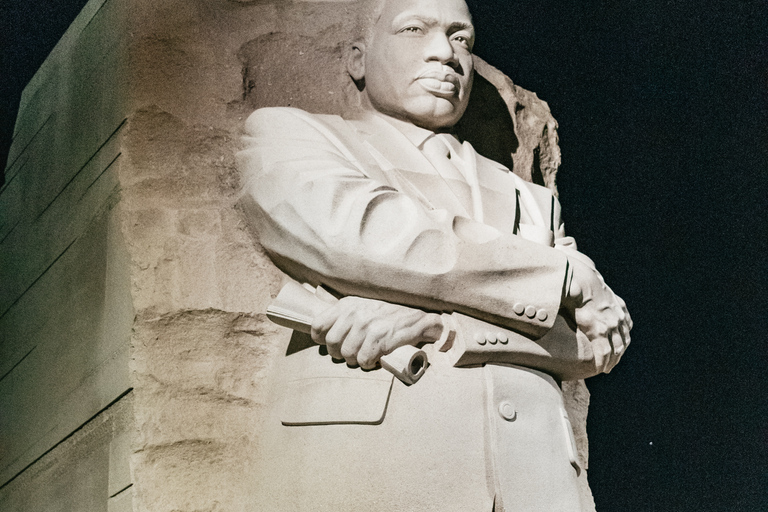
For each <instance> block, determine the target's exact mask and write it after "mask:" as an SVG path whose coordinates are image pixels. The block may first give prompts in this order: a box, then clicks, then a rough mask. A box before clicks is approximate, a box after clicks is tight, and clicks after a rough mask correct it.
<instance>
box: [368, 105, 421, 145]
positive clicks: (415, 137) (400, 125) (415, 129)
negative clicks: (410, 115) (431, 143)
mask: <svg viewBox="0 0 768 512" xmlns="http://www.w3.org/2000/svg"><path fill="white" fill-rule="evenodd" d="M374 114H375V115H376V116H378V117H380V118H381V119H383V120H385V121H386V122H388V123H389V124H391V125H392V126H394V127H395V128H396V129H397V131H399V132H400V133H402V134H403V135H405V138H406V139H408V140H409V141H411V143H412V144H413V145H414V146H416V147H417V148H420V147H421V145H422V144H424V142H425V141H426V140H427V139H428V138H430V137H431V136H432V135H434V134H435V132H433V131H430V130H427V129H426V128H421V127H420V126H416V125H415V124H412V123H409V122H407V121H401V120H400V119H395V118H394V117H390V116H388V115H385V114H382V113H380V112H374Z"/></svg>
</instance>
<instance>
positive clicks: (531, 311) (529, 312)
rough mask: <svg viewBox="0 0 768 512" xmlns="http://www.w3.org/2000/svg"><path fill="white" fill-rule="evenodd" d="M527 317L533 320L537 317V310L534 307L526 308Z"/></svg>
mask: <svg viewBox="0 0 768 512" xmlns="http://www.w3.org/2000/svg"><path fill="white" fill-rule="evenodd" d="M525 316H527V317H528V318H533V317H535V316H536V308H535V307H533V306H528V307H527V308H525Z"/></svg>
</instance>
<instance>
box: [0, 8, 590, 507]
mask: <svg viewBox="0 0 768 512" xmlns="http://www.w3.org/2000/svg"><path fill="white" fill-rule="evenodd" d="M356 9H357V4H356V3H355V2H288V1H280V0H274V1H270V0H252V1H228V0H213V1H205V2H203V1H192V2H190V1H188V0H168V1H164V2H154V1H150V0H128V1H123V2H118V1H117V0H91V1H90V2H89V3H88V4H87V5H86V6H85V8H84V10H83V13H82V14H81V16H80V17H79V18H78V19H77V20H76V21H75V23H74V24H73V26H72V28H70V31H69V32H68V33H67V35H66V36H65V38H64V39H63V40H62V42H61V43H60V45H59V46H58V47H57V49H56V50H54V52H53V53H52V54H51V56H50V57H49V59H48V61H46V64H44V66H43V68H41V70H40V72H39V73H38V74H37V75H36V76H35V78H33V80H32V81H31V82H30V85H29V86H28V87H27V90H26V91H25V93H24V96H23V98H22V106H21V110H20V114H19V119H18V121H17V127H16V134H15V136H14V144H13V148H12V150H11V156H10V158H9V166H8V169H7V171H6V177H7V179H8V182H7V183H6V185H5V186H4V187H3V189H2V190H0V249H1V250H0V254H11V253H12V254H13V255H14V259H13V261H12V262H11V263H8V262H6V261H5V260H3V264H2V265H0V272H2V274H0V278H2V280H3V283H6V282H8V283H15V284H14V288H13V289H14V290H17V291H16V292H14V293H10V294H9V293H8V292H7V291H6V290H7V288H5V287H4V288H3V292H2V297H0V301H2V304H5V305H6V306H7V307H5V308H3V309H4V310H5V309H7V311H6V312H3V313H0V315H2V316H0V336H2V339H3V342H2V344H0V366H1V367H2V368H1V369H2V372H0V375H3V376H4V377H2V378H0V398H1V397H2V396H3V393H6V395H7V396H19V397H20V396H23V397H25V398H24V399H25V400H27V399H28V400H29V402H24V403H23V404H22V406H19V407H17V408H15V409H13V415H14V418H13V419H14V421H15V420H23V421H27V422H32V420H33V418H38V419H39V425H38V428H39V429H40V430H41V431H45V432H49V433H51V432H52V433H53V434H50V435H48V436H47V437H46V436H38V437H35V438H34V439H33V438H31V437H30V434H29V433H28V432H25V431H24V430H18V429H17V430H14V431H13V438H12V439H11V438H9V439H6V438H3V443H4V444H5V445H6V446H20V445H24V446H25V450H26V451H25V455H24V456H25V457H27V458H26V459H23V460H24V461H25V462H23V463H19V461H18V460H17V459H16V458H14V459H13V460H9V459H8V458H7V456H6V454H5V452H4V453H3V454H0V470H2V471H5V473H3V474H6V475H8V476H7V477H6V478H5V479H4V480H3V481H2V482H0V486H3V485H4V486H3V487H0V509H2V510H19V511H22V510H24V511H27V510H42V509H49V510H55V509H62V510H63V509H66V510H103V509H106V510H108V511H110V512H123V511H127V510H136V511H153V512H154V511H168V512H170V511H190V512H191V511H202V510H211V511H212V510H231V511H238V510H243V511H244V510H253V507H254V505H253V503H251V502H250V501H249V492H250V491H249V489H250V486H249V482H248V475H249V474H251V473H250V468H253V467H254V466H255V465H257V464H258V461H259V454H258V452H257V445H258V443H257V440H258V435H259V424H260V421H261V420H262V416H261V411H262V405H263V404H264V402H265V396H266V393H269V390H270V383H271V380H272V378H273V367H274V366H273V365H274V361H275V360H276V359H277V358H278V356H279V355H280V354H281V352H282V350H284V348H285V345H286V344H287V342H288V337H289V336H288V332H287V331H286V330H284V329H281V328H277V327H274V326H273V325H272V324H271V323H269V322H267V321H266V320H265V318H264V317H263V312H264V311H265V309H266V306H267V304H268V303H269V302H270V301H271V300H272V298H273V297H274V296H275V295H276V293H277V291H278V290H279V289H280V286H281V283H282V280H283V276H282V274H281V273H280V272H279V271H278V270H277V269H276V268H275V267H274V266H273V265H272V264H271V263H270V261H269V259H268V258H267V257H266V256H265V255H264V254H263V251H262V250H261V249H260V247H259V245H258V243H257V242H256V241H255V240H254V239H253V238H252V237H251V235H250V234H249V233H248V231H247V230H246V229H245V226H244V224H243V222H242V220H241V218H240V215H239V213H238V212H237V211H236V210H235V209H234V202H235V199H236V197H237V195H238V193H239V190H240V187H241V186H242V183H241V181H240V176H239V175H238V173H237V172H236V170H235V167H234V163H233V154H234V152H235V150H236V149H237V145H238V139H239V135H240V130H241V125H242V122H243V120H244V119H245V116H247V115H248V113H250V111H251V110H252V109H253V108H256V107H262V106H272V105H291V106H296V107H300V108H305V109H307V110H311V111H314V112H327V113H339V114H344V113H349V112H353V111H355V110H357V109H359V98H358V96H357V91H356V89H355V88H354V86H353V85H352V83H351V81H349V80H347V79H346V77H345V75H344V73H343V57H344V46H343V42H344V41H345V40H346V39H347V38H349V37H350V35H351V30H352V25H351V20H353V19H354V14H355V10H356ZM477 67H478V71H479V73H480V74H481V75H482V76H483V77H484V81H480V80H479V81H478V83H482V85H478V88H477V90H476V92H481V93H482V94H476V95H475V96H474V99H473V105H472V106H471V108H472V109H475V108H476V109H478V111H479V112H483V108H486V110H487V109H488V108H491V109H494V110H496V111H498V110H499V109H497V108H496V107H497V106H498V105H499V104H500V103H499V102H500V101H501V102H502V103H503V104H504V105H506V110H507V111H508V112H510V113H513V114H514V117H511V118H510V117H507V118H506V119H505V117H504V116H501V117H497V118H494V120H493V123H494V125H493V126H494V130H496V129H498V130H501V132H502V133H506V134H508V136H507V137H506V138H503V139H502V140H501V141H500V142H499V143H498V144H497V145H496V146H493V147H489V148H479V149H481V152H482V151H485V152H486V153H488V156H491V157H492V158H494V157H495V158H496V159H498V160H500V161H502V163H507V165H509V166H511V167H513V169H514V171H515V172H516V173H518V174H519V175H520V176H523V177H524V178H526V179H530V180H533V181H539V182H541V183H545V184H546V185H547V186H549V187H554V174H555V171H556V170H557V166H558V164H559V152H558V150H557V135H556V126H557V125H556V123H555V121H554V119H553V118H552V116H551V114H550V113H549V109H548V108H547V106H546V103H544V102H542V101H541V100H539V99H538V98H536V96H535V95H534V94H533V93H530V92H528V91H525V90H524V89H521V88H519V87H518V86H516V85H515V84H513V83H512V82H511V81H510V80H509V79H508V78H506V77H504V76H503V75H502V74H501V73H500V72H498V71H497V70H495V69H494V68H492V67H491V66H489V65H487V64H485V63H482V62H480V61H478V66H477ZM501 110H502V112H503V109H501ZM470 114H471V112H470ZM471 119H472V118H471V117H467V120H466V122H467V123H468V122H469V121H471ZM475 128H476V126H475ZM475 143H476V144H478V143H477V142H475ZM45 211H47V212H48V213H47V214H45V213H44V214H43V215H42V216H41V215H40V214H41V212H45ZM105 212H107V213H105ZM94 219H95V220H94ZM99 219H102V220H101V221H99ZM98 222H102V224H98ZM104 223H106V224H104ZM40 226H45V230H44V231H42V232H44V233H46V234H45V235H40V234H38V235H37V236H38V240H39V241H35V242H34V243H32V242H29V244H28V246H27V248H23V247H24V245H23V244H24V243H26V242H25V240H27V239H28V237H32V236H34V233H35V232H36V230H39V227H40ZM94 226H102V227H103V229H102V235H103V236H107V237H108V238H107V240H106V242H105V243H103V244H102V245H101V246H100V247H102V251H103V252H102V255H104V259H103V261H102V263H101V264H103V265H105V266H104V274H103V275H102V277H103V278H102V280H101V281H100V283H101V284H100V285H99V286H101V288H100V290H101V291H98V290H96V291H93V293H92V294H91V296H90V297H91V299H92V300H93V301H94V303H89V302H84V303H83V307H84V308H91V309H90V310H89V311H87V312H83V314H82V315H79V316H77V317H75V318H71V319H70V320H68V321H69V322H72V328H71V329H70V330H69V331H68V332H71V333H75V334H73V335H72V336H70V337H69V338H68V337H62V338H58V337H56V336H57V334H56V333H58V332H60V331H61V329H60V326H61V325H65V324H61V322H63V321H64V320H65V319H66V318H67V312H68V311H71V306H70V304H71V301H73V300H77V298H78V295H77V293H78V286H79V284H78V281H77V280H72V279H67V278H66V276H67V275H70V274H71V272H69V270H68V269H69V268H77V269H79V270H77V272H81V273H83V272H84V273H88V271H89V269H93V268H95V267H93V266H92V264H91V263H90V261H92V260H89V259H87V258H84V257H83V258H75V257H74V256H73V255H80V254H87V253H88V251H87V248H88V247H84V249H83V251H82V252H72V251H73V250H74V249H76V248H77V245H72V246H71V249H70V245H68V244H69V243H71V242H72V240H79V241H78V242H75V244H81V245H82V244H84V243H85V242H86V241H87V240H88V238H87V237H86V236H84V233H85V232H86V231H88V229H90V230H91V231H92V232H96V231H98V229H97V228H95V227H94ZM104 226H106V227H104ZM99 229H101V228H99ZM94 230H95V231H94ZM104 233H107V234H106V235H105V234H104ZM48 234H50V236H49V235H48ZM102 242H103V241H102ZM3 244H5V245H3ZM33 246H34V247H43V250H42V252H41V253H40V254H37V253H35V249H34V247H33ZM9 247H13V249H8V248H9ZM68 250H69V252H68ZM7 251H11V252H7ZM14 251H15V252H14ZM67 253H68V254H70V256H66V254H67ZM62 254H64V256H62ZM43 256H44V257H43ZM0 257H4V256H0ZM67 258H69V259H67ZM68 262H69V263H68ZM25 265H26V266H25ZM67 265H70V266H72V265H73V266H74V267H68V266H67ZM89 265H90V267H89ZM71 275H81V274H77V273H75V274H71ZM17 281H18V282H17ZM56 283H58V284H56ZM110 283H111V284H110ZM51 287H52V288H51ZM97 288H98V287H97ZM50 290H59V292H56V293H55V294H53V295H51V294H50ZM46 297H48V298H46ZM89 304H90V305H89ZM89 315H91V316H89ZM93 315H96V316H98V318H99V319H100V320H99V324H98V325H99V328H98V329H91V330H89V328H88V326H86V325H84V324H83V322H86V319H88V318H92V317H93ZM78 322H80V323H78ZM110 326H111V327H112V328H113V329H111V330H110V328H109V327H110ZM115 326H119V328H116V327H115ZM65 331H66V329H65ZM41 333H42V334H41ZM78 333H79V334H78ZM82 333H86V334H87V335H80V334H82ZM88 333H90V334H88ZM10 334H12V336H11V335H10ZM42 335H44V336H43V338H45V339H43V338H41V336H42ZM35 340H39V341H35ZM46 340H47V341H46ZM89 340H90V341H89ZM82 343H85V345H82ZM89 343H90V345H88V344H89ZM75 347H81V348H82V347H86V348H87V347H97V348H96V349H94V350H95V351H92V352H91V353H92V354H96V355H98V357H92V358H91V359H88V358H85V359H82V358H78V357H76V354H77V352H76V351H74V348H75ZM30 350H32V352H30ZM83 350H85V349H83ZM62 351H64V352H65V353H67V351H69V352H68V353H70V356H69V357H68V358H63V359H62V358H57V356H58V355H60V354H61V353H62ZM28 354H29V355H28ZM111 354H114V357H112V356H111ZM40 355H44V356H45V357H42V358H39V356H40ZM129 355H130V359H129ZM6 356H7V357H6ZM25 357H26V360H25V359H24V358H25ZM36 358H37V359H36ZM24 360H25V361H26V363H25V362H24ZM34 361H37V363H36V364H35V365H29V364H27V363H30V362H34ZM105 361H112V362H113V363H114V364H115V365H117V366H109V365H108V364H107V365H105ZM56 364H58V365H60V366H59V367H58V368H59V370H58V371H60V372H61V374H62V375H66V374H67V372H68V370H69V369H71V368H75V367H77V368H80V370H79V371H82V373H83V375H85V376H89V378H84V379H82V380H80V381H78V382H77V383H74V384H73V388H72V392H71V393H70V394H69V395H68V396H69V399H70V402H66V403H73V404H77V405H78V407H76V408H66V407H59V405H56V404H53V402H51V401H50V400H49V401H45V400H44V399H42V398H39V397H44V395H45V393H46V392H47V389H52V387H53V386H55V385H56V384H55V383H50V382H49V381H45V380H44V379H43V380H41V379H39V378H38V376H39V375H41V374H44V373H46V372H48V373H51V369H52V368H54V365H56ZM78 365H79V366H78ZM129 370H130V376H129V374H128V371H129ZM7 372H9V373H7ZM54 374H55V373H54ZM93 376H98V378H92V377H93ZM120 379H123V380H120ZM105 382H106V383H107V384H109V385H105ZM19 383H22V384H19ZM23 383H27V384H23ZM31 383H38V384H35V386H37V387H36V388H35V387H34V386H32V384H31ZM3 386H6V388H7V389H6V390H5V391H4V388H3ZM19 386H21V387H19ZM24 386H27V388H28V389H33V390H36V391H34V392H32V391H29V392H26V391H25V392H24V393H26V394H24V393H22V392H21V391H20V390H22V388H23V387H24ZM29 386H32V387H29ZM46 386H48V388H46ZM131 388H132V389H133V391H132V392H131V393H130V394H129V395H125V393H126V392H128V391H129V390H130V389H131ZM564 390H565V394H566V397H567V400H568V412H569V414H570V416H571V419H572V422H573V425H574V428H575V430H576V438H577V443H578V446H579V451H580V456H581V457H582V461H583V462H584V463H586V448H587V445H586V433H585V419H586V407H587V403H588V392H587V391H586V388H585V387H584V385H583V383H564ZM19 393H21V394H19ZM121 396H124V398H122V399H121V400H120V401H119V402H118V403H117V405H115V406H113V408H114V407H119V408H120V409H119V410H120V411H121V412H120V418H121V419H120V420H119V424H120V425H122V426H121V427H120V429H121V430H120V432H119V435H118V433H117V430H115V429H116V428H117V427H115V426H114V425H117V423H115V422H116V421H117V420H114V419H110V418H113V417H112V416H110V414H112V412H110V411H112V410H113V408H110V409H107V410H106V411H104V412H102V413H101V414H99V411H101V410H102V409H103V408H104V407H105V406H106V405H107V404H109V403H111V402H112V401H114V400H116V399H118V398H119V397H121ZM16 403H17V404H18V403H20V402H16ZM57 404H58V402H57ZM36 407H38V409H37V410H39V411H42V412H41V413H31V412H30V411H34V410H36V409H35V408H36ZM114 410H117V409H114ZM73 411H79V412H77V414H74V412H73ZM68 412H69V413H71V414H69V415H68ZM94 415H97V416H96V417H95V418H94ZM62 418H67V421H61V419H62ZM92 418H94V419H92ZM35 421H38V420H35ZM99 425H101V426H99ZM109 425H112V426H109ZM54 427H56V428H54ZM80 427H82V428H80ZM57 428H58V429H59V430H57ZM78 428H79V430H78ZM73 432H74V434H73ZM54 434H55V435H54ZM68 436H69V437H68ZM62 440H64V441H63V442H62ZM48 450H51V451H48ZM46 452H47V454H46ZM128 452H130V453H128ZM44 454H45V455H44ZM43 455H44V456H43ZM129 455H130V457H129ZM41 456H42V458H39V457H41ZM38 458H39V459H38ZM128 458H130V464H131V467H130V472H127V470H126V466H125V465H122V466H121V465H120V463H119V461H121V460H128ZM19 460H21V459H19ZM33 462H34V464H32V465H31V466H29V467H27V465H29V464H31V463H33ZM14 464H21V465H20V466H19V467H18V468H17V466H15V465H14ZM25 467H26V468H27V469H24V468H25ZM14 468H16V469H14ZM22 469H24V471H23V472H21V473H20V474H19V475H18V476H17V477H16V478H14V479H12V480H9V479H10V478H12V477H13V475H16V474H17V473H18V472H19V471H21V470H22ZM127 479H129V481H126V480H127ZM7 482H10V483H7ZM127 486H131V487H129V488H128V490H127V491H123V492H119V491H121V490H122V489H125V488H126V487H127ZM36 489H42V491H40V492H34V491H35V490H36ZM83 489H87V492H86V491H85V490H83ZM84 493H85V494H84ZM89 493H90V494H89ZM97 494H98V495H99V496H101V498H99V499H98V500H97V499H96V498H95V496H97ZM585 495H586V496H589V491H588V489H587V488H585ZM86 496H93V498H91V497H86ZM110 496H111V497H110ZM589 499H590V500H591V497H590V498H589ZM70 505H71V506H70Z"/></svg>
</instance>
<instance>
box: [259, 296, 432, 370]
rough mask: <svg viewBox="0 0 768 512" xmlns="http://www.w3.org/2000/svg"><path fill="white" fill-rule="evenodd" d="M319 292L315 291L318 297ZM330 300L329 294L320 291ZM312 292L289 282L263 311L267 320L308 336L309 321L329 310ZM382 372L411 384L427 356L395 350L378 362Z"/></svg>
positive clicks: (415, 350) (411, 350)
mask: <svg viewBox="0 0 768 512" xmlns="http://www.w3.org/2000/svg"><path fill="white" fill-rule="evenodd" d="M320 292H321V289H320V290H318V293H320ZM322 292H323V293H326V294H327V296H329V297H330V294H328V293H327V292H325V291H324V290H322ZM331 306H332V304H330V303H328V302H324V301H323V300H321V299H320V298H318V297H317V295H316V294H315V292H313V291H311V290H309V289H307V288H305V287H303V286H301V285H300V284H298V283H296V282H293V281H289V282H288V283H286V284H285V286H283V288H282V290H280V293H278V294H277V297H276V298H275V300H274V302H272V304H270V305H269V307H267V318H269V319H270V320H272V321H273V322H275V323H276V324H278V325H282V326H283V327H289V328H291V329H293V330H295V331H299V332H303V333H306V334H310V332H311V330H312V320H313V319H314V318H315V317H316V316H317V315H319V314H320V313H322V312H323V311H325V310H326V309H328V308H329V307H331ZM379 362H380V363H381V366H382V368H384V369H386V370H387V371H389V372H391V373H392V374H393V375H394V376H395V377H397V378H398V379H400V380H401V381H402V382H403V383H405V384H408V385H410V384H415V383H416V381H418V380H419V379H420V378H421V376H422V375H424V371H425V370H426V368H427V362H428V361H427V354H426V353H425V352H424V351H423V350H420V349H418V348H416V347H414V346H412V345H404V346H402V347H399V348H396V349H395V350H393V351H392V352H391V353H389V354H386V355H383V356H381V358H379Z"/></svg>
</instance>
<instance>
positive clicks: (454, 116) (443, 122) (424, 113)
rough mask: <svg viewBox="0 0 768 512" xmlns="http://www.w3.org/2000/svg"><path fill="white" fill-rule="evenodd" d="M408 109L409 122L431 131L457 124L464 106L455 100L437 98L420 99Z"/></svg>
mask: <svg viewBox="0 0 768 512" xmlns="http://www.w3.org/2000/svg"><path fill="white" fill-rule="evenodd" d="M408 107H409V108H408V109H407V115H406V118H407V119H408V120H409V121H410V122H412V123H413V124H415V125H416V126H421V127H422V128H427V129H429V130H433V131H437V130H440V129H444V128H450V127H452V126H453V125H455V124H456V123H457V122H459V119H461V116H462V114H463V113H464V110H465V109H466V105H462V104H460V103H459V102H458V101H457V100H449V99H446V98H441V97H437V96H433V97H431V98H423V99H422V98H420V101H418V102H414V104H412V105H408Z"/></svg>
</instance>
